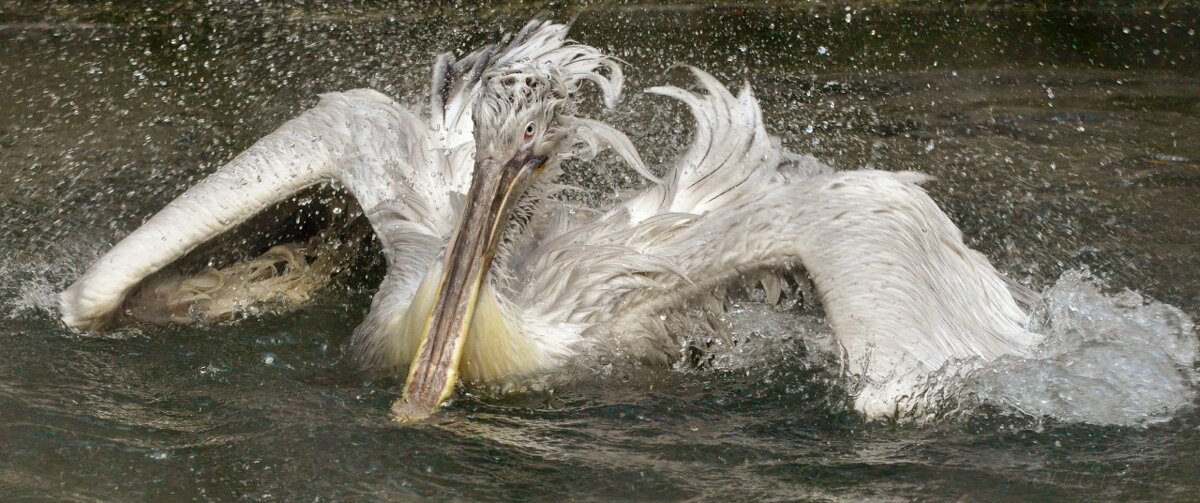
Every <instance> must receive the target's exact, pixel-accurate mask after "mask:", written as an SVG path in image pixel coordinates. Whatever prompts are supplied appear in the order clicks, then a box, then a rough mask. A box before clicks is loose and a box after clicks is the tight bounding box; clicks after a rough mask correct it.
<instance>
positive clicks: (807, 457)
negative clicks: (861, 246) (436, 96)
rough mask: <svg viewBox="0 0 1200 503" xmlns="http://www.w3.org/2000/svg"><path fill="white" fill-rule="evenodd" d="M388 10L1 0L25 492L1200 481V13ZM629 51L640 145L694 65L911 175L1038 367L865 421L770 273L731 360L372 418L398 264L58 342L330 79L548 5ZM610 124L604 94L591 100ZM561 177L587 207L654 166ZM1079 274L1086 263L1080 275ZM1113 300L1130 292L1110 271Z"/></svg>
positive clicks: (590, 34)
mask: <svg viewBox="0 0 1200 503" xmlns="http://www.w3.org/2000/svg"><path fill="white" fill-rule="evenodd" d="M862 5H864V3H862V2H853V3H852V6H851V7H849V8H846V7H844V6H842V5H832V4H815V5H807V6H803V7H797V8H795V9H777V8H756V7H728V8H724V7H723V8H708V7H701V8H692V7H662V6H656V7H653V8H642V7H636V6H628V5H607V4H605V5H601V6H595V7H590V8H582V7H574V6H567V7H556V8H552V9H551V10H550V11H548V12H547V11H539V12H530V11H527V10H525V8H523V7H519V6H511V7H509V8H506V9H492V8H481V9H479V10H477V11H461V10H459V9H454V8H449V7H437V6H426V5H420V4H414V5H408V6H405V7H404V8H399V7H397V8H383V7H379V6H376V5H374V4H372V3H347V4H343V5H334V6H328V5H322V6H303V7H292V6H267V7H263V6H259V5H255V4H251V3H249V2H247V3H246V4H240V3H233V4H221V5H219V6H217V7H213V8H212V9H211V10H200V8H198V7H190V6H186V5H184V6H182V7H176V8H175V9H174V10H169V11H158V10H142V9H140V8H132V7H128V6H122V7H112V6H106V5H98V6H84V7H80V6H66V5H59V4H47V5H45V6H28V5H25V6H20V8H15V7H9V6H8V5H7V4H4V6H3V7H0V44H2V47H3V48H4V50H3V51H0V88H2V89H5V90H7V93H6V96H5V97H6V100H5V101H4V102H3V103H2V104H0V173H3V179H4V180H5V181H6V182H7V183H5V184H3V185H2V186H0V215H2V216H0V222H3V224H2V226H0V248H2V249H3V254H0V255H3V257H4V258H2V259H0V271H2V272H3V274H2V275H0V276H2V277H3V279H0V316H3V317H4V318H5V319H4V323H3V326H2V327H0V351H2V352H3V354H4V355H5V357H4V358H3V359H0V446H2V448H0V494H4V495H5V499H56V500H57V499H74V500H84V499H88V500H90V499H103V500H146V499H154V500H195V499H218V500H227V499H248V500H288V501H291V500H310V501H315V500H334V499H336V500H350V499H354V500H358V499H412V498H421V497H428V498H433V499H466V500H478V499H528V498H536V499H554V500H557V499H565V498H575V499H605V500H621V499H630V498H637V499H656V500H659V499H663V500H681V499H696V498H699V499H707V500H717V499H732V500H761V499H850V500H860V499H873V500H907V499H914V498H915V499H938V500H949V499H955V500H958V499H967V500H992V499H1055V500H1058V499H1118V498H1120V499H1146V500H1179V501H1188V500H1195V499H1197V498H1200V484H1198V483H1197V482H1196V475H1195V474H1196V473H1200V461H1197V460H1198V459H1200V456H1198V454H1200V412H1198V410H1197V408H1196V407H1195V405H1196V403H1197V401H1196V398H1195V385H1194V383H1189V382H1188V381H1189V380H1190V379H1194V377H1193V376H1192V375H1191V372H1193V371H1194V369H1195V364H1194V362H1192V361H1188V358H1187V355H1194V354H1195V346H1196V344H1197V339H1196V332H1195V328H1194V327H1193V326H1191V325H1190V321H1189V319H1196V318H1197V317H1198V316H1200V267H1197V266H1198V265H1200V256H1198V254H1200V247H1198V246H1197V245H1200V224H1197V222H1200V204H1198V203H1197V199H1196V194H1197V193H1198V192H1197V189H1198V188H1200V144H1198V143H1197V142H1196V141H1195V140H1194V138H1197V137H1200V120H1198V119H1200V54H1198V47H1200V38H1198V37H1197V35H1196V31H1197V30H1200V22H1197V20H1200V15H1198V14H1200V12H1198V11H1197V9H1196V7H1195V6H1194V5H1189V4H1186V3H1185V2H1169V3H1168V5H1167V8H1166V9H1165V10H1163V9H1161V8H1160V7H1161V5H1162V4H1160V3H1158V2H1154V3H1153V4H1146V5H1145V6H1142V7H1139V6H1137V5H1134V6H1133V7H1130V6H1128V5H1123V6H1117V7H1113V8H1107V7H1106V8H1103V9H1102V8H1096V9H1088V8H1078V9H1061V10H1051V11H1039V10H1036V9H1023V8H994V7H993V8H984V7H977V6H966V7H958V8H947V9H944V10H937V9H926V8H913V7H903V6H889V7H874V8H862V7H861V6H862ZM547 13H549V14H553V15H554V17H556V18H558V19H572V18H575V19H576V22H575V28H574V30H573V32H572V33H573V36H574V37H575V38H577V39H578V40H580V41H583V42H586V43H589V44H592V45H595V46H597V47H600V48H602V49H604V50H606V51H608V52H610V53H613V54H615V55H617V56H619V57H621V58H622V59H623V60H624V61H626V62H627V65H626V67H625V68H626V72H627V75H628V82H627V96H626V98H625V101H624V104H623V105H622V108H621V109H619V110H618V111H616V112H614V113H610V114H607V115H604V118H605V119H606V120H609V121H611V122H613V123H614V124H616V125H617V126H619V127H621V128H622V129H624V130H625V131H627V132H629V133H630V134H631V136H632V137H633V139H634V141H635V143H637V144H638V146H639V148H641V149H642V150H643V154H644V155H645V156H646V158H647V159H648V160H649V161H650V162H651V164H654V163H661V162H665V161H666V160H668V159H670V157H671V155H672V154H673V152H675V151H676V149H677V148H679V147H680V146H682V144H683V142H685V141H686V139H687V137H688V134H687V131H688V128H689V125H688V118H687V115H686V112H685V110H683V109H682V107H681V106H679V105H677V104H674V103H671V102H670V101H669V100H666V99H663V98H658V97H652V96H643V95H640V94H639V93H638V92H637V91H638V90H639V89H641V88H645V87H650V86H653V85H661V84H677V85H689V84H690V82H689V80H688V79H689V77H688V76H687V72H685V71H683V70H680V69H678V68H676V67H675V65H676V64H677V63H689V64H695V65H698V66H701V67H702V68H705V69H707V70H709V71H711V72H713V73H714V74H716V75H717V76H718V77H719V78H721V79H722V80H724V81H726V82H736V81H739V80H743V79H748V80H749V81H751V82H752V84H753V85H754V88H755V92H756V95H757V96H758V97H759V99H760V101H761V102H762V105H763V108H764V110H765V112H766V118H767V120H768V123H769V127H770V128H771V129H772V130H773V131H774V132H776V134H778V135H779V136H780V137H781V138H782V140H783V141H784V143H785V144H787V145H788V146H789V147H790V148H792V149H793V150H796V151H802V152H809V153H812V154H814V155H816V156H817V157H819V158H822V159H825V160H827V161H828V162H832V163H834V164H836V165H837V166H839V167H842V168H847V169H850V168H856V167H876V168H882V169H896V170H899V169H910V170H919V171H924V172H928V173H931V174H933V175H935V176H936V177H937V178H938V181H937V182H936V183H933V184H931V185H930V186H929V190H930V193H931V195H932V196H933V197H934V199H936V200H937V201H938V202H939V203H940V204H941V205H942V206H943V208H944V209H945V210H946V211H947V212H948V213H949V214H950V215H951V217H952V219H953V220H954V221H955V222H956V223H958V224H959V225H960V226H961V227H962V229H963V231H964V234H965V236H966V239H967V240H968V242H969V243H970V244H971V245H972V246H973V247H975V248H977V249H979V250H981V251H982V252H983V253H985V254H986V255H987V256H988V257H989V258H991V259H992V261H993V263H995V264H996V265H997V267H998V268H999V269H1001V270H1002V271H1004V272H1006V273H1007V274H1009V275H1010V276H1011V277H1013V278H1016V279H1018V280H1019V281H1021V282H1023V283H1025V284H1027V285H1029V286H1031V287H1033V288H1035V289H1037V290H1039V291H1044V295H1043V298H1042V302H1043V304H1042V307H1040V308H1039V316H1038V317H1037V318H1038V322H1037V323H1039V329H1040V330H1041V331H1043V332H1045V333H1048V334H1050V338H1049V341H1048V343H1047V344H1046V345H1045V346H1044V347H1043V348H1041V349H1040V350H1039V351H1040V353H1039V355H1038V357H1036V358H1031V359H1026V360H1017V359H1010V360H1004V361H1000V362H997V363H995V364H992V365H988V366H984V367H983V368H979V369H975V368H963V369H946V376H952V377H948V378H947V379H946V380H945V381H943V382H937V383H934V384H935V386H933V388H934V389H937V390H938V391H939V392H942V393H944V396H945V397H948V399H947V400H946V403H951V405H949V406H947V407H946V408H945V409H944V410H941V411H938V413H937V414H936V415H935V416H934V417H931V418H929V419H928V420H926V421H921V422H907V423H902V424H890V423H866V422H863V421H862V420H861V419H859V418H857V417H856V416H855V415H854V414H853V413H852V412H851V411H850V409H849V408H848V405H847V403H846V399H845V391H844V389H842V388H841V383H840V380H839V379H838V376H837V375H836V369H835V368H829V367H828V366H827V365H826V364H825V361H824V360H823V359H822V358H821V356H820V355H821V348H822V347H823V345H824V344H827V341H828V336H829V332H828V328H827V327H826V326H824V324H823V321H822V318H821V317H820V315H819V313H813V312H810V311H807V310H804V309H800V308H795V307H789V306H787V305H784V306H782V307H773V306H767V305H765V304H763V303H761V302H755V301H754V295H753V294H751V295H750V296H749V297H748V298H747V299H744V300H743V301H741V302H739V303H738V304H737V305H736V306H734V309H733V310H732V311H731V313H730V315H729V317H728V322H729V323H730V327H731V330H732V332H733V335H734V336H735V337H734V338H735V339H737V340H738V341H740V343H739V344H736V345H733V346H730V347H727V348H722V349H721V350H718V351H717V352H716V354H715V360H714V362H713V364H712V365H711V368H709V369H705V370H694V369H688V368H686V367H685V366H678V367H677V368H673V369H667V368H638V367H622V366H619V365H618V366H616V367H611V368H608V369H607V371H606V372H602V373H601V374H600V375H596V376H591V377H587V378H581V379H577V380H575V381H573V382H572V383H569V384H564V385H562V386H557V387H555V388H554V389H553V390H552V391H543V392H516V393H502V392H498V391H495V390H488V389H479V388H472V389H467V390H466V391H465V392H463V393H460V395H459V396H457V397H456V398H455V401H454V403H453V405H452V407H451V408H450V409H449V410H448V411H447V412H446V413H445V414H443V415H442V417H441V420H440V421H439V422H437V423H434V424H429V425H421V426H415V427H399V426H396V425H395V424H393V423H392V422H391V421H390V420H389V418H388V414H387V410H388V405H389V404H390V401H391V400H392V399H393V397H394V396H395V394H396V392H397V390H398V389H399V387H400V384H401V383H400V382H398V380H397V379H395V378H394V377H389V376H374V375H363V374H361V373H359V372H357V371H355V370H354V369H352V368H350V367H349V366H348V365H347V364H345V363H343V362H342V357H343V353H342V351H343V350H344V346H345V343H346V342H347V340H348V336H349V333H350V331H351V329H352V328H353V327H354V326H355V325H356V324H357V323H358V322H359V321H360V320H361V318H362V315H363V312H364V310H365V309H366V308H367V306H368V302H369V297H370V293H371V288H372V285H373V284H374V282H375V281H377V280H378V276H377V275H378V263H377V261H378V258H375V259H374V260H375V261H376V262H371V260H367V261H366V262H367V264H366V265H365V266H364V267H363V271H362V272H361V273H360V274H358V275H356V276H353V277H350V278H346V279H344V280H342V281H340V282H338V283H337V284H335V285H334V286H333V287H331V288H330V290H329V291H328V292H326V293H325V294H323V295H322V296H321V297H320V299H319V300H317V301H316V302H313V303H312V304H310V305H309V306H307V307H306V308H304V309H301V310H300V311H298V312H295V313H292V314H289V315H267V316H263V317H259V318H251V319H247V320H242V321H239V322H235V323H229V324H223V325H217V326H211V327H171V328H151V327H145V328H127V329H121V330H117V331H114V332H109V333H105V334H86V335H83V334H74V333H71V332H69V331H67V330H65V329H63V328H62V326H61V325H59V323H58V322H57V321H56V314H55V313H54V310H53V295H54V293H55V292H57V291H58V290H60V289H61V288H63V287H64V286H65V285H66V284H68V283H69V282H70V281H71V280H72V279H74V278H75V277H76V276H77V275H78V274H79V273H80V272H81V271H82V270H83V268H85V267H86V266H87V265H88V264H89V263H90V262H91V261H92V260H94V259H95V258H96V257H97V256H99V254H100V253H102V252H103V251H104V250H105V249H107V247H108V246H110V245H111V244H112V243H113V242H115V241H116V240H117V239H119V238H120V237H121V236H123V235H124V234H125V233H127V232H129V231H130V230H132V229H134V228H135V227H136V226H137V225H138V224H139V223H140V222H141V221H142V220H143V219H144V218H146V217H147V216H149V215H150V214H152V213H153V212H154V211H156V210H157V209H158V208H160V207H161V206H162V205H163V204H165V202H166V201H168V200H169V199H170V198H171V197H173V196H174V195H176V194H178V193H179V192H181V191H182V190H183V189H184V188H186V187H187V185H188V184H189V183H191V182H193V181H195V180H197V179H198V178H199V177H201V176H203V175H204V174H206V173H208V172H211V171H212V170H213V169H215V168H216V167H217V166H219V165H220V164H221V163H223V162H224V161H226V160H228V159H229V158H231V157H232V156H233V154H235V153H236V152H237V151H238V150H239V149H241V148H244V147H245V146H247V145H249V144H250V143H251V142H253V141H254V139H256V138H258V137H260V136H261V135H263V134H265V133H266V132H269V131H270V130H272V129H273V128H274V127H275V126H276V125H278V124H279V123H280V122H282V121H283V120H286V119H287V118H288V117H291V116H293V115H295V114H296V113H298V112H299V111H300V110H303V109H304V108H306V107H309V106H311V105H312V104H313V103H315V95H316V94H317V93H320V92H324V91H330V90H343V89H350V88H354V87H363V86H370V87H374V88H376V89H379V90H381V91H383V92H385V93H387V94H389V95H392V96H395V97H397V99H399V100H401V101H402V102H405V103H411V104H414V105H416V106H422V105H423V104H424V100H425V98H424V96H425V91H424V86H425V85H426V84H427V79H428V77H427V71H428V64H429V61H430V60H431V59H432V55H433V54H435V53H436V52H440V51H444V50H454V51H459V52H461V51H464V50H467V49H470V48H473V47H475V46H478V45H479V44H481V43H483V42H485V41H489V40H492V39H493V38H495V36H496V35H497V33H498V32H499V31H503V30H510V29H514V28H515V27H517V26H519V25H520V24H521V23H522V22H523V21H524V20H525V19H527V18H528V17H530V16H532V15H534V14H547ZM596 113H599V112H596ZM591 166H593V167H592V168H589V169H588V170H584V169H582V167H580V166H576V169H574V170H572V169H571V167H570V166H568V173H567V176H568V177H570V178H571V179H573V180H577V181H579V182H580V183H582V184H583V185H585V186H587V187H590V188H592V189H594V190H595V192H594V193H593V194H590V195H589V197H590V199H591V200H593V201H601V202H602V201H603V200H604V199H605V198H606V197H608V194H612V193H614V192H616V191H617V190H618V189H619V188H622V187H626V186H630V185H636V184H637V183H639V182H638V177H637V175H636V174H635V173H632V172H627V171H626V170H624V169H623V168H620V167H619V163H618V162H617V161H616V160H613V159H602V160H601V163H600V164H599V166H600V167H599V168H596V167H595V166H596V165H591ZM1084 271H1088V272H1086V273H1085V272H1084ZM1126 290H1128V291H1126Z"/></svg>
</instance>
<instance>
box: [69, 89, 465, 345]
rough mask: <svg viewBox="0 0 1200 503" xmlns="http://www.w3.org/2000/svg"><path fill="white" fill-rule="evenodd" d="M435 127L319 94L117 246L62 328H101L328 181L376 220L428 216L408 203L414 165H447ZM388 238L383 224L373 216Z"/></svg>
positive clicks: (378, 106)
mask: <svg viewBox="0 0 1200 503" xmlns="http://www.w3.org/2000/svg"><path fill="white" fill-rule="evenodd" d="M428 137H429V133H428V129H427V128H426V127H425V126H424V125H423V124H422V123H421V121H420V120H419V119H417V118H416V117H415V116H413V115H412V114H411V113H409V112H408V111H406V110H404V109H403V108H401V107H400V106H399V105H397V104H396V103H395V102H394V101H392V100H391V99H389V98H387V97H386V96H384V95H382V94H380V93H378V92H375V91H372V90H368V89H359V90H353V91H348V92H343V93H330V94H325V95H322V96H321V101H320V103H318V104H317V106H316V107H314V108H312V109H311V110H308V111H306V112H304V113H303V114H301V115H300V116H299V117H297V118H295V119H292V120H291V121H289V122H287V123H285V124H284V125H283V126H281V127H280V128H279V129H277V130H276V131H275V132H273V133H271V134H269V135H267V136H266V137H264V138H262V139H261V140H259V141H258V142H257V143H255V144H254V145H253V146H251V147H250V148H248V149H247V150H246V151H244V152H242V153H241V154H239V155H238V156H237V157H235V158H234V159H233V160H232V161H230V162H229V163H228V164H226V165H224V166H222V167H221V168H220V169H219V170H217V172H215V173H213V174H212V175H210V176H209V177H207V178H205V179H204V180H203V181H201V182H200V183H198V184H196V185H195V186H193V187H191V188H190V189H188V190H187V191H186V192H184V193H183V194H182V195H180V196H179V197H178V198H176V199H175V200H173V201H171V202H170V203H169V204H168V205H167V206H166V207H165V208H163V209H162V210H161V211H159V212H158V213H157V214H155V215H154V216H153V217H151V218H150V220H148V221H147V222H146V223H145V224H143V225H142V226H141V227H139V228H138V229H137V230H135V231H134V232H133V233H131V234H130V235H129V236H127V237H126V238H125V239H123V240H121V241H120V242H119V243H117V245H116V246H114V247H113V248H112V250H110V251H109V252H108V253H106V254H105V255H104V256H102V257H101V258H100V259H99V260H97V261H96V263H95V264H93V265H92V266H91V267H90V268H89V269H88V270H87V272H85V273H84V274H83V276H82V277H81V278H79V280H78V281H76V282H75V283H74V284H73V285H71V286H70V287H69V288H68V289H67V290H66V291H64V292H63V293H62V294H61V296H60V303H61V309H62V316H63V321H64V322H66V324H67V325H69V326H72V327H77V328H82V329H100V328H103V327H104V326H105V325H106V324H107V323H108V322H109V321H110V320H111V318H112V317H113V315H114V314H115V313H116V312H117V311H118V310H119V309H120V308H121V305H122V303H123V302H124V300H125V297H126V296H127V295H128V294H129V293H130V291H131V290H132V289H133V288H134V287H136V286H137V285H138V284H139V283H140V282H141V281H142V280H144V279H145V278H146V277H147V276H149V275H151V274H153V273H154V272H156V271H158V270H160V269H162V268H163V267H164V266H166V265H168V264H170V263H171V262H173V261H175V260H177V259H179V258H180V257H182V256H184V255H185V254H187V253H188V252H189V251H190V250H192V249H194V248H195V247H196V246H198V245H200V244H202V243H204V242H206V241H208V240H210V239H212V238H214V237H216V236H218V235H220V234H221V233H224V232H225V231H228V230H229V229H231V228H233V227H234V226H236V225H238V224H239V223H241V222H243V221H245V220H246V219H248V218H250V217H251V216H253V215H254V214H256V213H258V212H260V211H262V210H264V209H266V208H268V207H270V206H271V205H273V204H275V203H277V202H279V201H281V200H283V199H285V198H287V197H288V196H291V195H293V194H295V193H296V192H298V191H300V190H302V189H304V188H306V187H309V186H312V185H314V184H319V183H322V182H328V181H336V182H339V183H341V184H342V185H344V186H345V187H346V189H348V190H349V192H350V193H351V194H353V195H354V197H355V198H356V199H357V200H358V202H359V204H360V205H361V206H362V208H363V210H364V211H365V212H366V214H367V215H368V218H371V217H372V215H376V214H378V212H380V211H381V210H382V209H384V208H388V209H389V210H390V211H391V212H393V213H411V212H413V211H418V212H419V211H421V207H420V206H421V205H420V204H419V203H420V200H417V201H408V203H406V204H404V205H395V204H390V205H389V204H387V203H389V202H394V201H397V200H402V199H406V197H405V196H406V195H409V194H411V191H410V190H409V189H408V188H407V186H406V184H405V183H404V178H405V176H406V175H408V174H410V173H411V172H412V171H413V170H414V167H416V168H418V169H420V168H424V167H425V166H427V165H436V164H438V163H444V160H439V159H437V155H436V152H434V151H433V150H431V149H430V148H429V146H428V145H427V141H428V140H427V139H428ZM371 220H372V223H373V224H376V230H377V231H379V234H380V236H381V238H384V239H385V249H390V248H389V247H388V246H386V245H387V243H386V238H387V236H388V234H389V233H388V232H386V229H380V228H379V225H378V224H379V223H380V220H379V219H378V218H371Z"/></svg>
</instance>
